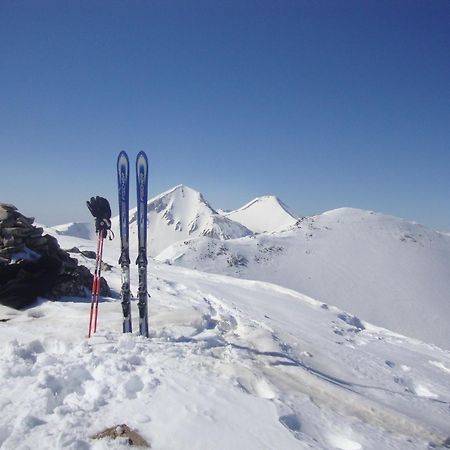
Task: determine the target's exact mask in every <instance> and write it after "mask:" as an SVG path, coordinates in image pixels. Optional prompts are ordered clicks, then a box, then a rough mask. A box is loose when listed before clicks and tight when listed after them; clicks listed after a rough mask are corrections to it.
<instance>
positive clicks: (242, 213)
mask: <svg viewBox="0 0 450 450" xmlns="http://www.w3.org/2000/svg"><path fill="white" fill-rule="evenodd" d="M225 216H226V217H228V218H229V219H231V220H234V221H235V222H239V223H241V224H242V225H244V226H245V227H247V228H248V229H250V230H252V231H253V232H254V233H264V232H272V231H280V230H284V229H286V228H288V227H290V226H292V225H295V223H296V222H297V220H298V215H297V214H295V213H294V212H293V211H291V210H290V209H289V208H288V207H287V206H286V205H285V204H284V203H283V202H282V201H281V200H280V199H279V198H278V197H275V196H274V195H266V196H263V197H257V198H255V199H254V200H252V201H251V202H249V203H247V204H246V205H244V206H243V207H242V208H239V209H236V210H235V211H231V212H229V213H226V214H225Z"/></svg>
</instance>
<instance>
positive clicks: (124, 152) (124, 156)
mask: <svg viewBox="0 0 450 450" xmlns="http://www.w3.org/2000/svg"><path fill="white" fill-rule="evenodd" d="M122 159H125V160H126V161H127V162H128V155H127V152H126V151H125V150H122V151H121V152H120V153H119V156H118V157H117V162H119V161H120V160H122Z"/></svg>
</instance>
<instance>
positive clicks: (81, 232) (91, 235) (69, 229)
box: [51, 222, 95, 239]
mask: <svg viewBox="0 0 450 450" xmlns="http://www.w3.org/2000/svg"><path fill="white" fill-rule="evenodd" d="M51 228H52V229H53V230H54V231H55V232H56V234H59V235H62V236H73V237H78V238H81V239H95V227H94V222H92V223H87V222H71V223H65V224H63V225H56V226H54V227H51Z"/></svg>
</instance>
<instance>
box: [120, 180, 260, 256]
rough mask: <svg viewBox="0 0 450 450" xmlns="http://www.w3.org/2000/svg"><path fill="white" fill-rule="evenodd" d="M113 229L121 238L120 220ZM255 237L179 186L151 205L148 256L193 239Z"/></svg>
mask: <svg viewBox="0 0 450 450" xmlns="http://www.w3.org/2000/svg"><path fill="white" fill-rule="evenodd" d="M136 216H137V210H136V208H134V209H132V210H131V211H130V241H131V245H134V246H136V245H137V224H136ZM112 222H113V230H114V232H115V234H116V236H117V237H119V227H118V223H119V221H118V218H117V217H115V218H114V219H113V220H112ZM250 234H252V232H251V231H250V230H248V229H247V228H246V227H245V226H243V225H241V224H239V223H237V222H233V221H232V220H230V219H228V218H227V217H224V216H222V215H220V214H218V213H217V212H216V211H215V210H214V209H213V208H212V207H211V206H210V205H209V204H208V202H207V201H206V200H205V199H204V198H203V195H202V194H201V193H200V192H197V191H195V190H194V189H192V188H190V187H188V186H184V185H179V186H176V187H174V188H173V189H170V190H169V191H166V192H163V193H162V194H160V195H158V196H157V197H154V198H153V199H151V200H150V201H149V202H148V253H149V255H150V256H155V255H157V254H158V253H160V252H161V251H162V250H164V249H165V248H167V247H168V246H170V245H171V244H173V243H175V242H178V241H180V240H185V239H191V238H193V237H199V236H208V237H211V238H216V239H232V238H239V237H243V236H248V235H250Z"/></svg>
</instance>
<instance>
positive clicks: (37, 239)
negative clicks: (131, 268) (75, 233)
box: [0, 204, 111, 309]
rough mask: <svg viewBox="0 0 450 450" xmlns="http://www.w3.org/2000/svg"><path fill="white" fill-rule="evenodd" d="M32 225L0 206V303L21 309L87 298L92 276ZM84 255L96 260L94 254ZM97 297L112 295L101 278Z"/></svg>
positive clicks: (19, 215) (5, 207) (52, 238)
mask: <svg viewBox="0 0 450 450" xmlns="http://www.w3.org/2000/svg"><path fill="white" fill-rule="evenodd" d="M33 222H34V219H33V218H30V217H25V216H23V215H22V214H20V213H19V212H18V211H17V209H16V208H15V207H14V206H12V205H5V204H0V303H2V304H4V305H7V306H11V307H13V308H18V309H20V308H24V307H26V306H29V305H30V304H32V303H33V302H34V301H35V300H36V298H37V297H45V298H49V299H51V300H58V299H59V298H61V297H87V296H90V291H91V287H92V281H93V275H92V274H91V273H90V271H89V269H87V268H86V267H84V266H82V265H79V264H78V261H77V260H76V259H74V258H72V257H71V256H70V255H69V253H67V252H66V251H64V250H62V249H61V247H60V246H59V243H58V241H57V240H56V239H55V238H54V237H53V236H50V235H48V234H45V235H43V231H44V230H43V229H42V228H38V227H35V226H33ZM72 250H73V249H72ZM74 252H78V253H79V252H80V250H79V249H76V248H75V251H74ZM85 253H87V254H88V255H89V256H91V257H92V254H93V258H94V259H95V257H96V256H95V253H94V252H85ZM106 267H108V265H107V266H105V268H104V270H107V268H106ZM100 295H103V296H110V295H111V293H110V290H109V287H108V284H107V283H106V281H105V280H104V279H103V278H102V279H101V284H100Z"/></svg>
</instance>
